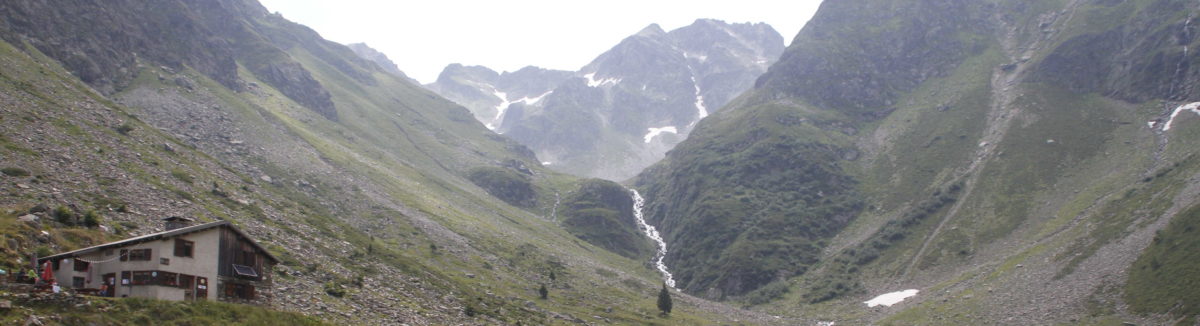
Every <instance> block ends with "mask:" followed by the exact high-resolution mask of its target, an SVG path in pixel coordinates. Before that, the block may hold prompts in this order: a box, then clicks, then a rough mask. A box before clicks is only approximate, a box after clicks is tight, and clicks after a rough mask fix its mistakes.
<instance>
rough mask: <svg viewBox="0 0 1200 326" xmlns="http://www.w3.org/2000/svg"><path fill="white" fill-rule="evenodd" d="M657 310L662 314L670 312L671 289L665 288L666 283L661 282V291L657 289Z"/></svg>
mask: <svg viewBox="0 0 1200 326" xmlns="http://www.w3.org/2000/svg"><path fill="white" fill-rule="evenodd" d="M658 310H662V313H663V315H670V314H671V291H668V290H667V283H663V286H662V291H658Z"/></svg>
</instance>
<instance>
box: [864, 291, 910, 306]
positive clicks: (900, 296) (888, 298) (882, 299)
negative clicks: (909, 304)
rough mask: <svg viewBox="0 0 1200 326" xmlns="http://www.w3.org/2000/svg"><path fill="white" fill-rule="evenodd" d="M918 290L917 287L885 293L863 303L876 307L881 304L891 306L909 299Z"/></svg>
mask: <svg viewBox="0 0 1200 326" xmlns="http://www.w3.org/2000/svg"><path fill="white" fill-rule="evenodd" d="M917 292H919V291H917V290H916V289H908V290H904V291H898V292H892V293H885V294H882V295H880V296H878V297H875V298H874V299H871V300H867V301H865V302H863V303H865V304H867V307H874V306H880V305H882V306H885V307H891V306H892V305H894V304H897V303H900V301H904V299H908V298H909V297H912V296H914V295H917Z"/></svg>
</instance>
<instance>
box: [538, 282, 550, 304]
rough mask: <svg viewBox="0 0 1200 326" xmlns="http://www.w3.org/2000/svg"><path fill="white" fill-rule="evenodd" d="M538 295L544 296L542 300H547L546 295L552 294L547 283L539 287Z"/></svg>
mask: <svg viewBox="0 0 1200 326" xmlns="http://www.w3.org/2000/svg"><path fill="white" fill-rule="evenodd" d="M538 295H540V296H542V300H546V296H548V295H550V291H549V290H546V285H545V284H542V287H540V288H538Z"/></svg>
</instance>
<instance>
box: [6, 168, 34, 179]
mask: <svg viewBox="0 0 1200 326" xmlns="http://www.w3.org/2000/svg"><path fill="white" fill-rule="evenodd" d="M0 173H4V175H7V176H10V177H27V176H29V171H26V170H25V169H22V168H16V167H8V168H3V169H0Z"/></svg>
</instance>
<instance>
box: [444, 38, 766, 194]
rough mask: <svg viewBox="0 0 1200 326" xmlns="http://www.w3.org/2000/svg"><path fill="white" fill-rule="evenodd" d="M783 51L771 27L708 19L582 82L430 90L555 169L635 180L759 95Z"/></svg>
mask: <svg viewBox="0 0 1200 326" xmlns="http://www.w3.org/2000/svg"><path fill="white" fill-rule="evenodd" d="M782 51H783V38H782V37H780V36H779V34H778V33H776V32H775V30H774V29H772V28H771V27H770V26H767V25H766V24H762V23H759V24H728V23H725V22H722V21H717V20H710V19H700V20H697V21H696V22H695V23H693V24H692V25H689V26H685V27H682V28H679V29H676V30H673V31H671V32H666V31H664V30H663V29H662V28H661V27H659V26H658V25H650V26H648V27H646V28H645V29H643V30H642V31H640V32H638V33H637V34H635V35H633V36H630V37H628V38H626V39H625V40H622V41H621V43H619V44H617V45H616V46H614V47H613V48H612V49H610V50H608V51H607V52H605V53H603V54H601V55H600V56H598V57H597V58H596V59H595V60H593V61H592V62H591V63H589V64H588V65H587V66H584V67H583V68H581V69H580V70H579V71H577V72H573V73H568V72H560V71H545V70H540V69H536V68H533V67H528V68H525V69H521V70H519V71H517V72H515V73H507V72H506V73H504V74H500V75H497V74H496V73H494V72H492V71H491V70H489V69H487V68H484V67H463V66H461V65H451V66H449V67H447V68H446V70H444V71H443V72H442V75H441V76H440V77H439V78H438V82H436V83H434V84H431V85H428V87H429V88H430V89H432V90H434V91H436V92H438V93H439V94H442V95H444V96H446V97H447V98H449V99H451V100H454V101H455V102H458V103H461V104H463V105H464V106H467V107H468V108H471V109H472V111H473V112H476V117H479V118H480V121H483V122H484V123H485V124H487V125H488V126H489V127H490V128H493V129H495V130H496V131H497V132H499V133H502V134H504V135H506V136H508V137H512V138H513V139H514V140H516V141H518V142H520V143H522V144H525V145H526V146H528V147H529V148H530V149H532V150H533V151H534V152H535V153H537V156H538V157H539V158H540V159H541V160H542V161H544V164H546V165H548V166H549V167H550V168H552V169H555V170H558V171H562V172H567V173H571V174H575V175H581V176H589V177H599V178H605V179H609V180H625V179H628V178H629V177H632V176H633V175H634V174H636V173H637V172H638V171H640V170H642V169H643V168H645V167H646V166H649V165H650V164H652V163H654V162H655V161H657V160H659V159H661V158H662V156H663V154H664V153H666V152H667V151H668V150H670V149H671V148H672V147H674V145H675V144H676V143H678V142H679V140H681V139H683V138H685V137H686V136H687V134H688V133H689V132H691V130H692V128H693V127H694V126H695V124H696V122H697V121H699V120H700V119H701V118H703V117H705V116H707V115H708V114H709V113H710V111H715V110H716V109H717V108H720V107H721V106H723V105H725V103H728V102H729V101H730V100H732V99H733V98H734V97H736V96H737V95H738V94H741V92H742V91H744V90H746V89H748V88H750V86H751V85H752V84H753V81H754V78H756V77H758V75H760V74H762V73H763V72H764V71H766V67H767V66H768V65H769V64H770V63H772V62H774V61H775V59H776V58H777V57H778V56H779V54H780V53H781V52H782ZM534 72H538V73H537V74H535V73H534ZM514 80H521V81H523V82H521V83H515V82H512V81H514Z"/></svg>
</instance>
